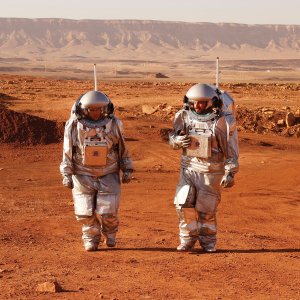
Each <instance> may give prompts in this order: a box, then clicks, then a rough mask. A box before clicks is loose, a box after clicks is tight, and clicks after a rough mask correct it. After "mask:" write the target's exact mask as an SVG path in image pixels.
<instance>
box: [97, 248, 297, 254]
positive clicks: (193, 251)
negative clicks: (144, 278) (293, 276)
mask: <svg viewBox="0 0 300 300" xmlns="http://www.w3.org/2000/svg"><path fill="white" fill-rule="evenodd" d="M97 251H145V252H176V253H187V254H206V253H205V252H204V250H203V249H201V248H199V249H197V248H196V249H192V250H191V251H188V252H178V251H177V249H176V248H102V249H101V248H100V249H98V250H97ZM217 253H300V249H241V250H236V249H219V250H217V252H216V254H217ZM213 254H214V253H213Z"/></svg>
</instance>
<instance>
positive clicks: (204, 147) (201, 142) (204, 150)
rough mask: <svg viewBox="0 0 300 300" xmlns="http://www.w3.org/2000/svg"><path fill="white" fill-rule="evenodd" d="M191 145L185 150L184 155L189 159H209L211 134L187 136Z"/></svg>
mask: <svg viewBox="0 0 300 300" xmlns="http://www.w3.org/2000/svg"><path fill="white" fill-rule="evenodd" d="M189 138H190V139H191V145H190V146H189V147H188V148H186V149H185V155H186V156H190V157H199V158H209V157H211V133H201V134H196V133H195V134H193V133H190V134H189Z"/></svg>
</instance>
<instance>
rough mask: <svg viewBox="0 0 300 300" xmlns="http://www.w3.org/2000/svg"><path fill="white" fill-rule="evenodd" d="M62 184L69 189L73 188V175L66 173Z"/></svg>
mask: <svg viewBox="0 0 300 300" xmlns="http://www.w3.org/2000/svg"><path fill="white" fill-rule="evenodd" d="M62 184H63V185H64V186H65V187H67V188H68V189H72V188H73V180H72V175H64V176H63V182H62Z"/></svg>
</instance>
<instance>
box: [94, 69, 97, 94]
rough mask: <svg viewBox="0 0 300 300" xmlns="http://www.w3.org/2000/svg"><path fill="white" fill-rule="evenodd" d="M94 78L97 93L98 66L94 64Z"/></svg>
mask: <svg viewBox="0 0 300 300" xmlns="http://www.w3.org/2000/svg"><path fill="white" fill-rule="evenodd" d="M94 78H95V91H97V72H96V64H94Z"/></svg>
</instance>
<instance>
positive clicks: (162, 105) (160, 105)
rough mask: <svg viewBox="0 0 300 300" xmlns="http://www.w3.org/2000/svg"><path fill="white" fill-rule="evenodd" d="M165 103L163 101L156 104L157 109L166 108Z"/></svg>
mask: <svg viewBox="0 0 300 300" xmlns="http://www.w3.org/2000/svg"><path fill="white" fill-rule="evenodd" d="M166 105H167V104H166V103H164V104H159V105H158V106H157V109H158V110H163V109H164V108H166Z"/></svg>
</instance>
